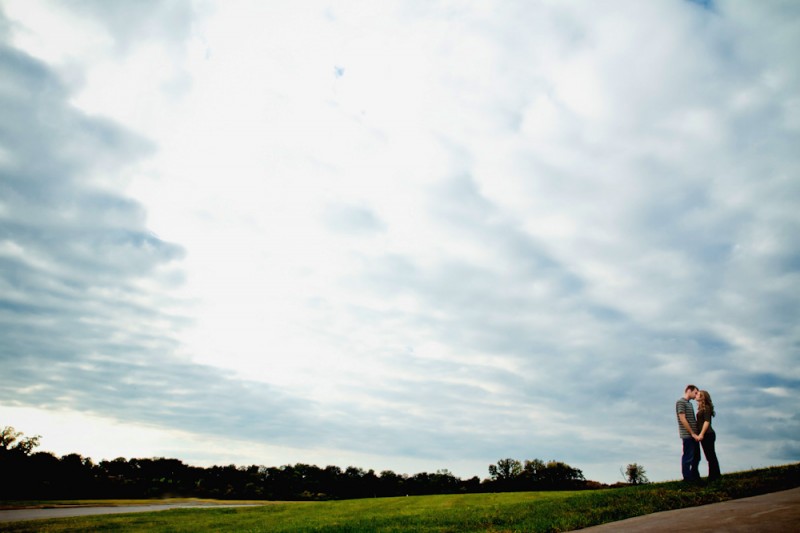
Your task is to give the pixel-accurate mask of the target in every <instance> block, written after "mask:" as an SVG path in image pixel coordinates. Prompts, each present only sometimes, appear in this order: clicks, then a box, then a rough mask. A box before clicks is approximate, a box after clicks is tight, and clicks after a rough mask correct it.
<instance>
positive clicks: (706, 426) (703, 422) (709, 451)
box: [697, 390, 720, 481]
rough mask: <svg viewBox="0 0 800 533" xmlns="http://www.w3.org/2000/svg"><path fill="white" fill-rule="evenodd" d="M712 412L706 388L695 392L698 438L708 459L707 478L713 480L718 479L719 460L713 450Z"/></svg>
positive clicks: (712, 406)
mask: <svg viewBox="0 0 800 533" xmlns="http://www.w3.org/2000/svg"><path fill="white" fill-rule="evenodd" d="M716 415H717V413H715V412H714V402H712V401H711V395H710V394H709V393H708V391H707V390H701V391H698V392H697V429H699V432H698V440H699V441H700V444H701V445H702V446H703V455H705V456H706V460H707V461H708V480H709V481H714V480H715V479H719V477H720V472H719V461H717V452H716V451H715V450H714V442H715V441H716V440H717V434H716V433H714V428H712V427H711V419H712V418H713V417H714V416H716Z"/></svg>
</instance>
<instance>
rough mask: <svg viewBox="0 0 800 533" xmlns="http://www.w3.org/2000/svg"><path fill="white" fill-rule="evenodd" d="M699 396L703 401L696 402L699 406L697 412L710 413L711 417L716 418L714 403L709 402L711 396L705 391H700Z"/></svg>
mask: <svg viewBox="0 0 800 533" xmlns="http://www.w3.org/2000/svg"><path fill="white" fill-rule="evenodd" d="M700 394H702V395H703V401H702V402H698V403H699V404H700V405H699V406H698V409H697V410H698V411H706V410H707V411H710V412H711V416H712V417H713V416H717V413H716V412H715V411H714V402H712V401H711V395H710V394H709V393H708V391H707V390H701V391H700Z"/></svg>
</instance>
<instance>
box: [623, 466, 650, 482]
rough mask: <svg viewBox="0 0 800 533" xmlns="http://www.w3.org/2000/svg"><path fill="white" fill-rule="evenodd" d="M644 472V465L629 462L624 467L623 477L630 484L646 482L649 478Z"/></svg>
mask: <svg viewBox="0 0 800 533" xmlns="http://www.w3.org/2000/svg"><path fill="white" fill-rule="evenodd" d="M646 473H647V472H645V470H644V467H643V466H642V465H640V464H636V463H631V464H629V465H628V466H627V467H625V479H626V480H627V481H628V483H630V484H631V485H641V484H644V483H647V482H648V481H649V480H648V479H647V476H646Z"/></svg>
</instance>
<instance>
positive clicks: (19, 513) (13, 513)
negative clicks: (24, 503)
mask: <svg viewBox="0 0 800 533" xmlns="http://www.w3.org/2000/svg"><path fill="white" fill-rule="evenodd" d="M255 505H259V504H257V503H254V504H217V503H205V504H204V503H160V504H150V505H117V506H106V507H99V506H98V507H57V508H51V509H11V510H7V511H0V523H3V522H17V521H21V520H43V519H45V518H67V517H71V516H91V515H101V514H125V513H149V512H153V511H167V510H169V509H218V508H220V507H250V506H255Z"/></svg>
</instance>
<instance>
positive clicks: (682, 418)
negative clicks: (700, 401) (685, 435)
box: [678, 413, 697, 438]
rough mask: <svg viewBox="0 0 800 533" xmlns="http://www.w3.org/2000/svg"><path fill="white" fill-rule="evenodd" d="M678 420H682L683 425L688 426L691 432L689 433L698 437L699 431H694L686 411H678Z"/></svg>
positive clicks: (687, 429) (687, 428)
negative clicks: (687, 418)
mask: <svg viewBox="0 0 800 533" xmlns="http://www.w3.org/2000/svg"><path fill="white" fill-rule="evenodd" d="M678 420H680V422H681V424H683V427H685V428H686V431H688V432H689V435H691V436H692V437H694V438H697V433H695V432H694V429H693V428H692V426H691V424H689V421H688V420H686V414H685V413H678Z"/></svg>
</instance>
